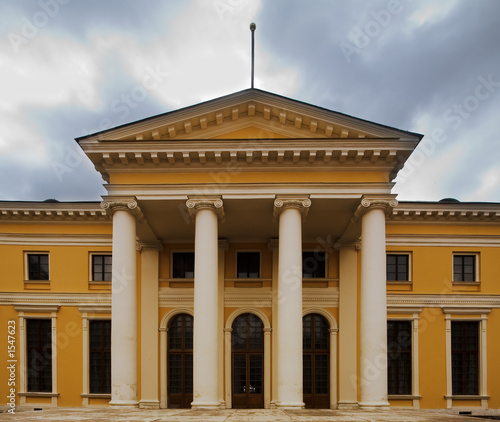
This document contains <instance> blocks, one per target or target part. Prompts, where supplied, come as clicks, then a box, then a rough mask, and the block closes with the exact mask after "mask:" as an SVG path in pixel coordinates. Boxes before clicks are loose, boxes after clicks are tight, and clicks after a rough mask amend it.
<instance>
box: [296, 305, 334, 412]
mask: <svg viewBox="0 0 500 422" xmlns="http://www.w3.org/2000/svg"><path fill="white" fill-rule="evenodd" d="M329 328H330V327H329V324H328V321H327V320H326V318H325V317H323V316H322V315H319V314H308V315H306V316H304V317H303V319H302V335H303V342H302V347H303V371H304V375H303V394H304V403H305V405H306V408H309V409H329V408H330V329H329Z"/></svg>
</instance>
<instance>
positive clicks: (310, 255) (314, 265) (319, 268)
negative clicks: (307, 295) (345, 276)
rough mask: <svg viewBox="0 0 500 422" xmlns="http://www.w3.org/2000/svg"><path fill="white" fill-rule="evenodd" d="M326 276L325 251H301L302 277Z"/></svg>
mask: <svg viewBox="0 0 500 422" xmlns="http://www.w3.org/2000/svg"><path fill="white" fill-rule="evenodd" d="M325 277H326V253H325V252H307V251H304V252H302V278H325Z"/></svg>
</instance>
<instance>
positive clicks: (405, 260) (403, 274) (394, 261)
mask: <svg viewBox="0 0 500 422" xmlns="http://www.w3.org/2000/svg"><path fill="white" fill-rule="evenodd" d="M386 259H387V262H386V268H387V269H386V271H387V280H388V281H408V280H409V279H410V278H409V265H408V264H409V255H404V254H387V255H386Z"/></svg>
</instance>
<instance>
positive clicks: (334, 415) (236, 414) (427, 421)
mask: <svg viewBox="0 0 500 422" xmlns="http://www.w3.org/2000/svg"><path fill="white" fill-rule="evenodd" d="M457 413H458V411H456V410H455V411H454V413H451V412H450V411H445V410H416V409H415V410H413V409H410V410H401V409H391V410H383V411H369V410H327V409H325V410H313V409H302V410H286V409H258V410H243V409H226V410H200V409H194V410H191V409H156V410H145V409H134V408H110V407H83V408H61V407H58V408H44V409H43V410H33V408H29V407H25V408H18V409H16V413H15V414H10V413H7V407H6V406H2V407H1V408H0V422H4V421H10V422H13V421H22V422H40V421H44V422H89V421H92V422H94V421H95V422H122V421H125V422H185V421H187V422H487V421H488V420H491V419H485V418H484V417H486V416H489V417H495V418H497V417H498V418H500V411H499V410H481V409H479V410H475V411H473V412H472V413H473V416H480V415H482V416H483V418H479V417H470V416H463V415H458V414H457Z"/></svg>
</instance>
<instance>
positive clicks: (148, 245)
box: [136, 242, 163, 252]
mask: <svg viewBox="0 0 500 422" xmlns="http://www.w3.org/2000/svg"><path fill="white" fill-rule="evenodd" d="M136 249H137V250H138V251H139V252H142V251H144V250H152V251H158V252H161V251H162V250H163V244H162V243H161V242H137V244H136Z"/></svg>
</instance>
